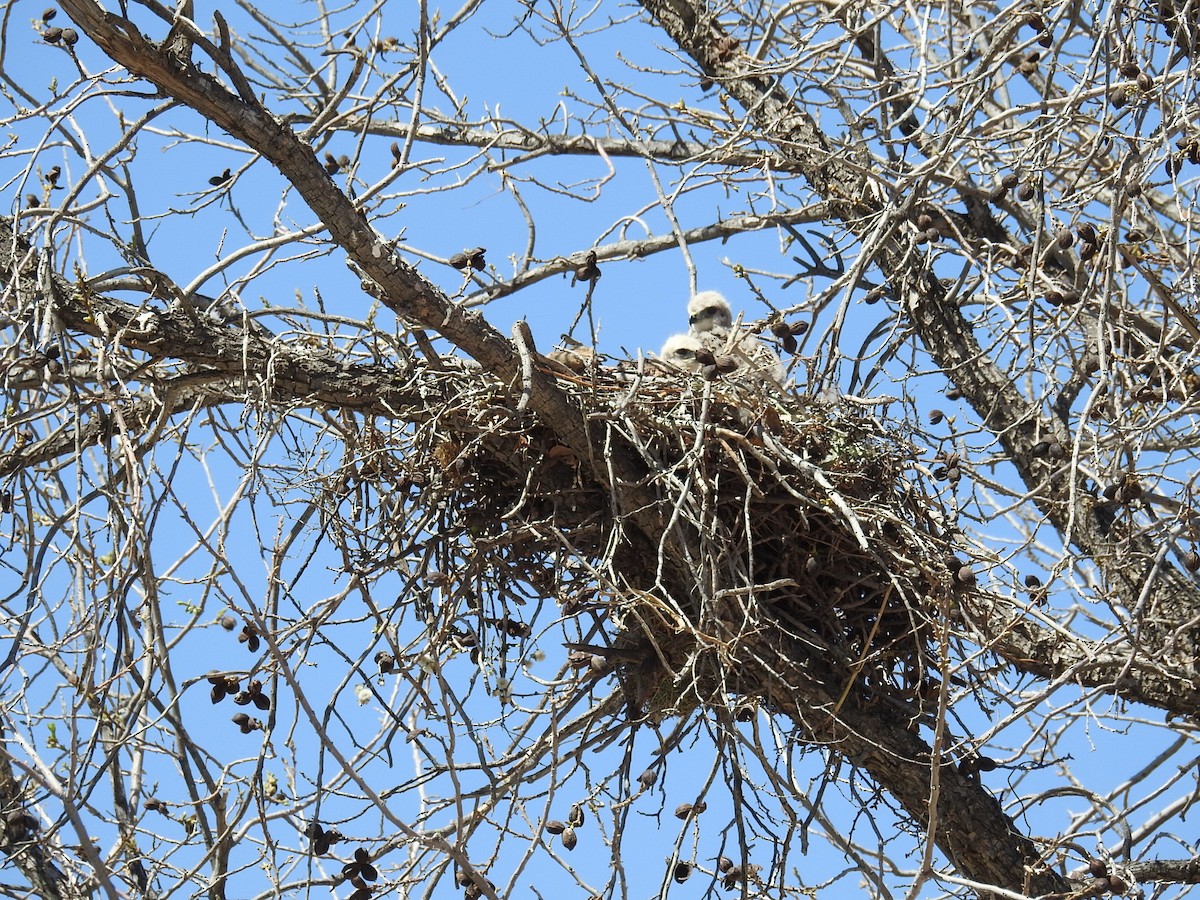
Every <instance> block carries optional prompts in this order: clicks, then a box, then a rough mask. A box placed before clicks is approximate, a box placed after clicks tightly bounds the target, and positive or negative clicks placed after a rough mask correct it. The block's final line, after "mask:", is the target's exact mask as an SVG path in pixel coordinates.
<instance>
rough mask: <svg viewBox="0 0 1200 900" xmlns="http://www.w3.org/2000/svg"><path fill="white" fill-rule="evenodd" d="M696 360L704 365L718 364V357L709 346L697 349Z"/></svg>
mask: <svg viewBox="0 0 1200 900" xmlns="http://www.w3.org/2000/svg"><path fill="white" fill-rule="evenodd" d="M696 362H698V363H700V365H702V366H712V365H716V362H717V358H716V357H715V356H713V352H712V351H711V350H709V349H708V348H707V347H701V348H700V349H698V350H697V351H696Z"/></svg>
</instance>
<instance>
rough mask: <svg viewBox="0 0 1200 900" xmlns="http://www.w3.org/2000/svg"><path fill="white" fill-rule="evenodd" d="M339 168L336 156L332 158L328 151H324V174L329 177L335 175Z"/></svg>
mask: <svg viewBox="0 0 1200 900" xmlns="http://www.w3.org/2000/svg"><path fill="white" fill-rule="evenodd" d="M339 168H341V166H340V164H339V163H338V158H337V157H336V156H334V155H333V154H332V153H330V152H329V151H328V150H326V151H325V171H326V173H328V174H330V175H336V174H337V173H338V169H339Z"/></svg>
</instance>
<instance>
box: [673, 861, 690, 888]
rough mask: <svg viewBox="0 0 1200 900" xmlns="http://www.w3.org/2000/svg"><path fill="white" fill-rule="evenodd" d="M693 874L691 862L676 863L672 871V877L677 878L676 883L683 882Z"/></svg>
mask: <svg viewBox="0 0 1200 900" xmlns="http://www.w3.org/2000/svg"><path fill="white" fill-rule="evenodd" d="M691 874H692V866H691V864H690V863H685V862H678V863H675V870H674V871H673V872H672V873H671V877H672V878H674V879H675V883H676V884H683V883H684V882H685V881H687V880H688V876H689V875H691Z"/></svg>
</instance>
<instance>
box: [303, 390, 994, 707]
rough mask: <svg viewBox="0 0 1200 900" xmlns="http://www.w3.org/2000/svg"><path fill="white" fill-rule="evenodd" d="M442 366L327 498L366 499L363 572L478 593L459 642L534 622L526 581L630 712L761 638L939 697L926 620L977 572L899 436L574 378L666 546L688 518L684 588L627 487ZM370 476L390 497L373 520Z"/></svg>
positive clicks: (703, 684) (674, 692) (715, 394)
mask: <svg viewBox="0 0 1200 900" xmlns="http://www.w3.org/2000/svg"><path fill="white" fill-rule="evenodd" d="M430 375H431V379H432V381H433V382H434V383H438V382H441V383H442V384H443V385H444V386H445V389H444V390H432V391H430V392H429V396H430V397H431V402H432V403H436V404H438V407H439V412H438V414H437V415H434V414H433V413H434V411H433V410H432V409H431V411H430V412H431V414H430V416H429V417H428V420H427V422H426V424H424V425H420V426H403V427H401V428H399V429H398V430H397V431H396V432H395V433H393V434H391V435H388V436H384V435H381V434H380V433H378V432H377V431H376V428H375V426H374V425H368V426H366V427H364V428H363V429H361V430H360V431H359V432H358V434H357V435H356V436H355V437H354V440H353V441H352V442H351V443H352V445H353V446H354V447H355V448H356V452H354V453H352V454H351V455H350V456H349V457H348V458H347V461H346V462H345V465H344V466H343V470H342V471H341V472H339V473H337V475H335V476H334V477H333V478H332V480H331V482H330V484H331V485H336V487H331V488H330V491H329V494H328V498H327V499H328V501H329V503H330V504H331V506H330V508H332V506H335V505H337V504H338V503H340V501H341V500H342V499H344V498H345V497H346V496H347V495H348V494H354V495H355V496H357V497H359V501H360V508H359V513H358V515H357V518H356V517H354V516H351V517H343V518H341V519H338V518H337V517H336V516H331V518H330V523H331V524H332V525H334V526H335V527H336V529H338V530H339V531H340V533H341V538H342V540H344V541H346V542H347V546H348V547H349V548H351V552H352V556H353V557H354V558H355V559H357V560H358V561H359V564H360V565H361V566H362V567H363V569H364V570H377V569H379V568H387V567H389V566H391V565H393V564H395V563H396V562H397V561H398V560H400V559H402V558H406V559H411V558H412V557H413V556H414V555H417V556H420V557H422V559H423V563H422V566H423V568H424V570H425V573H426V575H425V580H426V581H430V580H432V581H433V582H435V583H439V584H450V585H455V586H457V588H454V587H452V588H451V590H450V594H451V596H454V597H457V598H459V599H461V600H463V601H465V602H463V603H461V604H456V605H455V606H454V607H453V609H454V610H456V612H455V613H454V614H453V615H451V616H450V619H451V620H453V619H455V617H456V616H457V617H463V618H464V619H474V620H475V621H474V622H470V623H466V622H464V621H449V622H447V624H448V627H449V632H448V634H449V635H451V639H458V640H461V639H462V637H463V636H464V635H466V634H469V633H476V626H481V627H479V631H480V632H487V633H490V634H492V635H494V636H495V638H496V639H497V640H499V641H501V642H508V641H510V640H512V639H521V638H524V637H527V636H528V634H529V630H530V629H529V625H528V623H525V622H523V621H521V619H520V607H521V606H522V605H524V604H525V602H526V598H525V597H523V596H521V595H520V593H519V591H518V589H517V587H516V585H518V584H520V585H527V586H529V587H530V588H531V589H532V591H533V592H534V593H537V594H540V595H541V596H543V597H553V598H556V599H557V601H558V603H559V610H560V612H561V614H562V615H563V616H564V617H568V618H569V617H579V619H580V633H581V634H582V635H584V636H585V640H584V641H583V642H582V643H581V644H580V645H579V647H578V648H575V649H576V655H575V657H574V659H573V661H574V662H575V664H576V665H578V666H579V667H580V668H581V669H585V670H586V671H588V672H591V673H595V672H615V673H616V674H617V676H618V677H619V679H620V681H621V684H622V687H623V689H624V694H625V697H626V700H627V706H628V713H629V715H630V716H631V717H633V718H635V719H638V718H641V717H642V716H644V715H645V716H650V717H652V718H653V719H658V718H661V717H662V716H664V715H667V714H671V713H675V712H680V711H682V710H685V709H690V708H694V707H695V706H697V705H703V704H707V703H711V702H714V701H716V700H717V698H718V697H720V696H722V695H723V692H725V691H728V690H729V689H730V687H731V685H732V681H731V678H732V673H731V672H730V671H729V662H730V661H731V660H732V659H734V658H736V657H737V656H738V655H739V654H741V653H743V652H747V651H748V652H751V653H752V654H753V653H755V652H756V651H755V644H756V642H758V641H760V640H762V639H763V636H764V634H769V639H770V640H771V641H779V640H782V641H783V642H784V645H785V646H786V648H787V650H786V652H787V653H788V655H789V656H791V657H793V658H794V659H795V660H796V661H797V662H800V661H803V660H806V659H809V658H814V657H815V658H819V659H820V660H821V661H822V665H823V666H827V667H829V668H830V670H831V671H832V672H834V673H836V677H837V678H838V679H839V684H838V686H839V687H840V689H841V690H843V691H845V692H849V691H854V692H855V693H856V697H857V698H858V699H862V698H864V697H867V696H870V697H872V698H873V699H874V700H875V701H888V702H896V701H901V702H904V703H907V704H912V709H913V711H914V712H915V711H917V710H920V709H921V708H922V706H923V704H924V702H925V700H927V699H929V698H930V697H931V696H936V692H937V690H936V685H937V680H936V676H937V668H936V664H935V663H934V662H933V661H932V660H931V659H930V653H929V652H928V650H929V644H930V640H931V634H932V632H931V628H930V627H929V622H930V617H931V616H932V615H934V614H936V612H937V611H938V610H943V611H945V610H948V609H949V608H950V607H951V606H952V605H953V602H954V600H955V596H954V595H955V593H956V592H961V591H964V590H968V589H971V588H972V587H973V576H972V575H971V572H970V568H969V566H967V565H966V564H965V563H964V562H963V561H962V560H959V559H956V558H955V557H954V555H953V552H952V547H951V544H950V542H949V541H948V540H947V536H946V533H945V530H944V522H945V520H944V516H943V514H942V513H941V511H940V510H939V509H938V508H937V507H938V504H937V501H935V500H934V499H933V498H931V496H930V495H929V494H927V493H926V492H924V491H923V490H922V489H921V487H920V482H919V480H917V479H918V472H917V470H916V468H915V466H914V458H913V456H914V454H913V450H912V448H911V447H910V446H909V445H908V444H907V442H906V441H905V440H904V438H903V437H902V436H901V435H900V434H899V433H898V432H897V431H896V430H895V429H893V428H891V427H889V426H887V425H885V424H884V423H882V422H881V421H879V420H878V419H875V418H873V417H872V416H870V415H866V414H863V413H862V412H861V411H860V410H859V409H857V408H855V407H853V406H851V405H849V404H842V403H835V404H832V405H831V404H826V403H822V402H818V401H815V400H812V399H811V398H807V397H803V396H798V395H796V394H792V393H787V392H784V391H779V390H765V389H763V388H761V387H759V386H750V385H748V384H746V383H744V382H738V381H725V382H719V383H716V384H711V383H705V382H703V381H701V380H700V379H695V380H692V381H687V380H684V381H683V382H682V384H681V381H680V379H679V378H678V377H663V376H661V375H659V374H657V373H655V372H654V371H653V370H652V369H651V370H649V371H643V372H641V373H638V372H636V371H633V370H618V369H611V368H608V369H606V368H595V369H592V370H591V371H589V372H588V373H586V375H585V376H584V377H573V378H568V377H561V378H560V381H559V383H560V385H562V386H563V387H564V388H566V389H568V390H569V392H570V393H571V394H573V395H574V397H575V400H576V402H577V403H578V404H579V405H580V407H581V409H583V410H584V411H585V414H586V415H587V417H588V418H589V419H591V420H592V421H593V422H594V423H595V425H594V427H595V428H597V429H601V430H603V431H605V432H607V435H606V439H607V440H608V441H612V440H618V439H629V440H632V442H633V443H634V445H635V446H636V448H637V452H638V454H639V456H640V458H641V460H642V462H643V463H644V465H645V468H646V479H647V483H649V484H651V485H653V487H654V491H655V496H656V498H657V502H658V504H659V509H658V510H657V513H658V515H659V516H660V518H661V522H662V529H663V537H664V540H666V539H667V537H668V536H669V533H671V532H672V531H679V530H682V531H683V532H686V533H687V534H689V535H691V536H692V538H693V539H694V540H696V541H698V543H699V546H701V547H702V548H704V552H703V553H702V559H701V560H699V561H698V562H697V567H696V577H695V582H694V584H692V585H690V586H688V587H689V588H690V590H688V591H687V592H686V593H684V592H683V591H681V590H680V589H679V586H678V585H675V584H670V583H665V582H664V581H663V579H661V578H659V577H658V576H657V574H656V572H657V564H656V561H655V560H652V559H641V560H635V559H632V558H631V554H635V553H638V552H641V550H640V547H638V546H636V545H632V544H630V543H628V542H627V541H626V540H625V539H624V537H623V532H624V520H623V515H622V512H621V509H620V506H621V502H622V498H621V496H620V495H619V494H618V496H617V497H616V505H615V506H614V503H613V498H612V497H611V496H610V494H609V493H608V492H606V491H605V490H604V489H602V488H601V487H600V486H598V485H596V484H594V483H592V482H590V481H589V479H588V478H587V477H585V476H584V474H583V468H582V467H581V466H580V465H579V460H577V459H576V458H575V457H574V455H573V454H572V453H571V452H570V451H569V450H567V449H566V448H565V447H563V446H562V445H561V444H560V443H559V442H558V441H557V440H556V438H555V437H554V434H553V433H552V432H551V431H549V430H548V429H544V428H542V427H540V426H539V425H538V424H537V423H536V422H534V421H532V420H530V419H527V418H523V417H521V416H520V415H518V414H515V413H513V412H512V403H511V402H510V401H511V399H512V398H511V397H509V396H507V395H508V394H509V392H508V391H506V390H505V389H504V388H502V387H501V386H499V385H498V384H497V383H496V382H494V381H493V380H491V379H487V378H480V377H478V376H477V374H476V377H473V378H471V379H465V378H462V377H461V373H457V372H453V371H452V372H448V373H443V374H441V375H440V376H439V375H436V374H434V373H430ZM451 395H453V396H454V400H453V402H451V403H447V400H448V398H449V397H450V396H451ZM751 406H753V409H754V412H751V411H750V407H751ZM604 442H605V440H602V441H601V443H602V444H603V443H604ZM372 487H374V489H376V490H378V493H379V497H380V498H381V499H380V501H379V502H378V504H376V505H375V506H374V509H375V513H376V515H374V516H370V515H364V514H363V513H364V512H365V510H367V509H369V508H371V506H372V504H371V503H370V501H369V500H368V499H366V494H365V493H364V491H368V490H370V489H371V488H372ZM352 523H353V531H350V530H349V529H350V528H351V524H352ZM418 535H419V537H418ZM406 541H411V543H407V544H406ZM597 576H598V577H597ZM480 598H487V599H486V601H485V600H482V599H480ZM418 602H420V601H419V600H418ZM485 602H487V603H491V604H495V606H494V607H493V608H491V609H488V610H484V609H483V608H482V604H484V603H485ZM424 612H425V615H426V618H430V617H433V616H435V615H439V616H446V615H447V610H445V609H441V610H437V611H435V610H433V609H432V608H430V609H428V610H425V611H424ZM454 635H457V638H454V637H453V636H454ZM781 688H782V689H786V685H781V686H776V687H775V688H772V689H771V690H774V689H781ZM735 690H736V689H735ZM752 693H754V694H756V695H757V694H760V693H763V692H762V690H761V686H760V687H759V688H756V689H754V690H753V691H752ZM766 693H767V694H769V693H770V690H767V691H766ZM762 699H763V700H765V701H767V702H768V703H769V702H770V698H769V696H764V697H762Z"/></svg>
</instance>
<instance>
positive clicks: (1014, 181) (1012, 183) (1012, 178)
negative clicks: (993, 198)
mask: <svg viewBox="0 0 1200 900" xmlns="http://www.w3.org/2000/svg"><path fill="white" fill-rule="evenodd" d="M1020 183H1021V176H1020V175H1018V174H1017V173H1016V172H1009V173H1008V174H1006V175H1005V176H1004V177H1003V178H1001V179H1000V185H1001V187H1006V188H1009V189H1010V190H1011V189H1012V188H1015V187H1016V186H1017V185H1018V184H1020Z"/></svg>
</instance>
